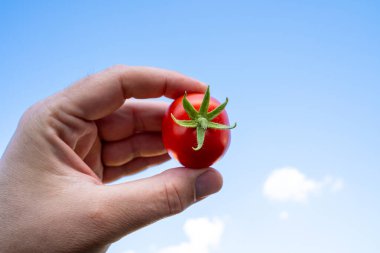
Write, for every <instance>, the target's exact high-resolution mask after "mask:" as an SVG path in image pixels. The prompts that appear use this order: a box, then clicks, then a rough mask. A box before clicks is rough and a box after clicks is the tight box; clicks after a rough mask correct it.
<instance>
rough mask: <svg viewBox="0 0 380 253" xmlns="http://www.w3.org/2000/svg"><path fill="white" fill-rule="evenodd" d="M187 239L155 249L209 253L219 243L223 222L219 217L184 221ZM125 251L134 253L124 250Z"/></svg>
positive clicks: (163, 251)
mask: <svg viewBox="0 0 380 253" xmlns="http://www.w3.org/2000/svg"><path fill="white" fill-rule="evenodd" d="M183 230H184V232H185V234H186V236H187V239H188V240H187V241H185V242H182V243H179V244H176V245H172V246H167V247H164V248H162V249H158V250H155V252H158V253H195V252H196V253H209V252H212V250H213V249H216V248H217V247H218V246H219V244H220V239H221V237H222V234H223V230H224V222H223V221H222V220H221V219H219V218H213V219H209V218H196V219H189V220H187V221H186V222H185V224H184V226H183ZM125 253H136V252H135V251H126V252H125Z"/></svg>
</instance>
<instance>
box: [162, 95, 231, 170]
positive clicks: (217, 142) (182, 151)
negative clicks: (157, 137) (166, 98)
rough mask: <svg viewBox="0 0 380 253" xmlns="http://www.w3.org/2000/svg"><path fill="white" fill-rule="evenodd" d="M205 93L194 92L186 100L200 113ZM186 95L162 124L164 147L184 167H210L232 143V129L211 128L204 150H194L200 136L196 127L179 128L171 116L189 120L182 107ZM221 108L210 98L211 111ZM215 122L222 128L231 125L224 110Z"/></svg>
mask: <svg viewBox="0 0 380 253" xmlns="http://www.w3.org/2000/svg"><path fill="white" fill-rule="evenodd" d="M203 97H204V94H200V93H192V94H188V95H187V99H188V100H189V102H190V103H191V104H192V105H193V106H194V108H195V109H196V110H197V111H199V108H200V106H201V104H202V100H203ZM182 100H183V96H181V97H179V98H177V99H176V100H174V102H173V103H172V104H171V105H170V107H169V109H168V110H167V111H166V113H165V116H164V119H163V122H162V137H163V142H164V146H165V148H166V149H167V150H168V151H169V154H170V155H171V156H173V157H174V158H176V159H177V160H178V161H179V162H180V163H181V164H182V165H183V166H185V167H188V168H193V169H201V168H207V167H209V166H211V165H212V164H214V163H215V162H216V161H217V160H218V159H220V158H221V157H222V156H223V155H224V153H225V152H226V150H227V149H228V146H229V144H230V141H231V133H230V130H229V129H227V130H219V129H211V128H208V129H207V131H206V136H205V140H204V144H203V147H202V148H201V149H200V150H197V151H195V150H194V149H193V147H194V148H195V147H196V146H197V133H196V129H195V128H186V127H183V126H179V125H178V124H176V123H175V122H174V120H173V119H172V118H171V114H173V115H174V117H175V118H177V119H179V120H189V119H190V118H189V116H188V115H187V113H186V111H185V109H184V107H183V105H182ZM219 105H220V102H219V101H218V100H216V99H215V98H212V97H211V98H210V104H209V108H208V112H210V111H212V110H214V109H215V108H216V107H218V106H219ZM212 121H213V122H216V123H220V124H223V125H229V120H228V116H227V113H226V111H225V110H223V111H222V112H221V113H220V114H219V115H218V116H217V117H215V118H214V119H213V120H212Z"/></svg>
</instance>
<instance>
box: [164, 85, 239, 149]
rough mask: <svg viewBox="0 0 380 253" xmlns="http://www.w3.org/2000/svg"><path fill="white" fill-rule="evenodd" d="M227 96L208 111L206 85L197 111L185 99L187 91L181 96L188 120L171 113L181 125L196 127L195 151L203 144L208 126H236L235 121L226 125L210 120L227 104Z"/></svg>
mask: <svg viewBox="0 0 380 253" xmlns="http://www.w3.org/2000/svg"><path fill="white" fill-rule="evenodd" d="M227 103H228V98H226V101H225V102H224V103H223V104H221V105H220V106H218V107H217V108H215V109H214V110H212V111H211V112H208V108H209V104H210V86H208V87H207V90H206V93H205V95H204V97H203V100H202V104H201V107H200V108H199V111H197V110H195V108H194V106H193V105H192V104H191V103H190V102H189V100H188V99H187V93H186V92H185V95H184V96H183V100H182V104H183V108H184V109H185V111H186V113H187V115H188V116H189V118H190V120H178V119H176V118H175V117H174V115H173V114H171V117H172V119H173V121H174V122H175V123H176V124H177V125H179V126H182V127H187V128H196V130H197V147H195V148H194V147H193V149H194V150H195V151H197V150H200V149H201V148H202V146H203V143H204V140H205V136H206V131H207V129H208V128H211V129H218V130H228V129H233V128H235V127H236V123H235V124H233V125H232V126H227V125H223V124H219V123H216V122H212V120H213V119H214V118H216V117H217V116H218V115H219V114H220V113H221V112H222V111H223V110H224V108H225V107H226V106H227Z"/></svg>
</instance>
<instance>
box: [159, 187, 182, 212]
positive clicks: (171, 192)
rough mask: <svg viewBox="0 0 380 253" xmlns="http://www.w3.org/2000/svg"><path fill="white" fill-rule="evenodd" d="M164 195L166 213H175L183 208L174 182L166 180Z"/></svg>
mask: <svg viewBox="0 0 380 253" xmlns="http://www.w3.org/2000/svg"><path fill="white" fill-rule="evenodd" d="M164 186H165V196H166V205H167V213H168V215H175V214H178V213H180V212H182V211H183V210H184V209H185V206H184V204H183V203H184V202H183V200H182V198H181V195H180V192H179V190H178V188H177V187H176V185H175V184H174V183H170V182H166V183H165V184H164Z"/></svg>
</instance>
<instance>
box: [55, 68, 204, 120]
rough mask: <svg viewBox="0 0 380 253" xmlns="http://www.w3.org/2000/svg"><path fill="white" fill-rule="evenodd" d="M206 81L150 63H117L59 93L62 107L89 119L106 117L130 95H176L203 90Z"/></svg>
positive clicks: (175, 96)
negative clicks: (137, 65) (148, 65)
mask: <svg viewBox="0 0 380 253" xmlns="http://www.w3.org/2000/svg"><path fill="white" fill-rule="evenodd" d="M205 90H206V85H205V84H203V83H201V82H199V81H196V80H194V79H192V78H189V77H187V76H184V75H182V74H179V73H176V72H173V71H169V70H163V69H158V68H151V67H127V66H123V65H120V66H115V67H112V68H110V69H107V70H105V71H102V72H100V73H97V74H94V75H91V76H89V77H86V78H84V79H83V80H80V81H79V82H78V83H76V84H74V85H72V86H70V87H68V88H67V89H65V90H64V91H62V93H60V94H57V96H58V97H57V98H58V99H56V100H55V102H54V103H56V104H57V105H58V106H59V107H60V109H62V110H63V111H65V112H67V113H69V114H71V115H74V116H77V117H80V118H82V119H86V120H97V119H100V118H103V117H105V116H107V115H109V114H110V113H112V112H113V111H115V110H116V109H118V108H119V107H120V106H121V105H122V104H123V103H124V100H125V99H127V98H131V97H134V98H157V97H161V96H165V97H168V98H177V97H179V96H181V95H182V94H184V92H185V91H187V92H189V93H190V92H204V91H205Z"/></svg>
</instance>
